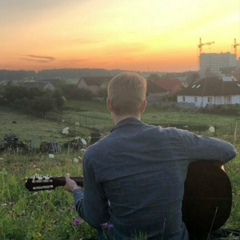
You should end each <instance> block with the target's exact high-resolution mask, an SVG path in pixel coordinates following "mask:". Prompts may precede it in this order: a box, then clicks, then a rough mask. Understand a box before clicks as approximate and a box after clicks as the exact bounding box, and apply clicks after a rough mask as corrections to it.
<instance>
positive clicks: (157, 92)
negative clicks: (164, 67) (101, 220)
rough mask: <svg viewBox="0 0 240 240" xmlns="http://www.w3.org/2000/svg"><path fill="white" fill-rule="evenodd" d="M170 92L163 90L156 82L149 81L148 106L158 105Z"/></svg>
mask: <svg viewBox="0 0 240 240" xmlns="http://www.w3.org/2000/svg"><path fill="white" fill-rule="evenodd" d="M168 94H169V92H168V91H166V90H165V89H163V88H161V87H160V86H159V85H158V84H156V83H155V82H154V81H151V80H147V100H148V105H152V104H158V103H160V102H161V100H162V98H163V97H164V96H166V95H168Z"/></svg>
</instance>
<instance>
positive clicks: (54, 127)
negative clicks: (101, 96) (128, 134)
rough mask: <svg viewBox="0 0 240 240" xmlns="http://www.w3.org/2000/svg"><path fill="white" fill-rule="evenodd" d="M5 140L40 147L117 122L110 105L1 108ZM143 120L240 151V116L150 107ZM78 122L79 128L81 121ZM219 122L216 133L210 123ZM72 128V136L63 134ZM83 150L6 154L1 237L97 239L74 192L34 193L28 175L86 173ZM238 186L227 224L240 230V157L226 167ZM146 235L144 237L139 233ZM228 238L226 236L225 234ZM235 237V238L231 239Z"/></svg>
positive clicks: (0, 168)
mask: <svg viewBox="0 0 240 240" xmlns="http://www.w3.org/2000/svg"><path fill="white" fill-rule="evenodd" d="M0 112H1V118H0V126H1V127H0V141H1V140H2V139H3V138H4V135H5V134H16V135H18V136H19V140H21V141H24V142H26V143H27V144H33V143H34V146H35V148H38V146H39V144H40V143H41V142H42V141H54V142H59V143H60V144H63V143H64V142H66V141H69V140H71V139H73V138H75V137H76V136H81V137H83V138H84V139H86V140H87V141H89V138H90V134H91V132H93V131H96V130H99V131H100V132H101V133H102V134H103V135H106V134H108V133H109V131H110V129H111V128H112V127H113V123H112V120H111V117H110V114H109V112H108V111H107V109H106V107H105V104H104V103H98V102H73V101H67V102H66V105H65V107H64V109H63V111H62V112H61V113H58V114H57V116H55V117H54V118H53V117H47V118H43V119H39V118H35V117H32V116H27V115H24V114H20V113H16V112H13V111H11V110H9V109H5V108H1V109H0ZM142 120H143V121H144V122H146V123H150V124H156V125H157V124H158V125H162V126H181V127H183V128H185V129H189V130H191V131H195V132H196V133H200V134H203V135H209V136H214V137H218V138H221V139H224V140H227V141H229V142H231V143H232V144H234V145H235V147H236V148H237V150H239V149H240V134H239V132H238V121H239V119H238V118H236V117H234V116H219V115H211V114H202V113H198V112H182V111H179V110H178V111H176V110H174V109H164V110H162V109H159V108H158V107H149V108H148V110H147V111H146V113H145V114H144V115H143V118H142ZM76 122H78V123H79V126H76V125H75V123H76ZM211 126H214V127H215V130H216V131H215V132H210V131H209V127H211ZM65 127H69V129H70V132H71V134H70V135H63V134H62V129H63V128H65ZM83 152H84V151H82V150H79V151H71V150H69V149H67V150H64V151H62V152H60V153H57V154H55V155H54V158H50V157H49V155H48V153H40V152H34V151H31V152H29V153H24V154H23V153H19V152H14V153H12V152H8V151H6V152H2V153H0V239H1V240H37V239H42V240H67V239H68V240H80V239H82V240H83V239H85V240H87V239H96V231H95V230H94V229H92V228H91V227H90V226H89V225H88V224H87V223H86V222H84V221H83V220H82V219H80V218H79V217H78V215H77V214H76V212H75V209H74V205H73V198H72V196H71V194H69V193H67V192H66V191H64V190H63V189H62V188H61V187H58V188H56V189H55V190H54V191H51V192H49V191H41V192H30V191H28V190H27V189H26V188H25V185H24V184H25V181H26V179H27V178H29V177H32V176H35V175H39V176H46V175H50V176H64V175H65V174H66V173H70V174H71V176H81V175H82V168H81V163H82V155H83ZM226 169H227V174H228V176H229V178H230V179H231V183H232V190H233V204H232V212H231V215H230V217H229V219H228V220H227V222H226V223H225V225H224V226H223V227H224V228H229V229H238V230H240V188H239V186H240V175H239V173H240V157H239V156H238V157H237V158H236V159H235V160H234V161H232V162H230V163H229V164H227V166H226ZM137 239H139V240H140V239H142V240H143V239H144V236H143V237H136V240H137ZM225 239H226V238H225ZM229 239H234V238H229Z"/></svg>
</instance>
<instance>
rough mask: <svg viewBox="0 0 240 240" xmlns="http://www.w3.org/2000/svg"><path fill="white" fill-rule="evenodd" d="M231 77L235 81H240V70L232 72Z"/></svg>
mask: <svg viewBox="0 0 240 240" xmlns="http://www.w3.org/2000/svg"><path fill="white" fill-rule="evenodd" d="M232 75H233V76H234V77H235V78H236V79H237V81H240V69H239V70H236V71H234V72H233V73H232Z"/></svg>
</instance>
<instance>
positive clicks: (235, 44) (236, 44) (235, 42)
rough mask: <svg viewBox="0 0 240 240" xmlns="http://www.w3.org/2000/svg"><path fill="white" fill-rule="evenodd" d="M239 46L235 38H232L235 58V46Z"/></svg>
mask: <svg viewBox="0 0 240 240" xmlns="http://www.w3.org/2000/svg"><path fill="white" fill-rule="evenodd" d="M239 45H240V44H239V43H237V41H236V38H234V43H233V48H234V54H235V55H236V56H237V46H239Z"/></svg>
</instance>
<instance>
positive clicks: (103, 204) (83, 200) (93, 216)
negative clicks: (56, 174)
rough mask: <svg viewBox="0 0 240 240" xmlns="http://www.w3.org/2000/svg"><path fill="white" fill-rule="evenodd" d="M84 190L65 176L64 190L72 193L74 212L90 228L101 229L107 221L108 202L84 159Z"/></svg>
mask: <svg viewBox="0 0 240 240" xmlns="http://www.w3.org/2000/svg"><path fill="white" fill-rule="evenodd" d="M83 172H84V190H83V188H81V187H79V186H78V185H77V184H76V182H74V181H73V180H72V179H70V177H69V176H68V175H67V176H66V177H65V178H66V185H65V189H66V190H67V191H69V192H72V193H73V197H74V201H75V206H76V211H77V212H78V214H79V216H80V217H82V218H83V219H84V220H85V221H86V222H88V223H89V224H90V225H91V226H92V227H94V228H96V229H101V224H103V223H106V222H107V221H108V220H109V214H108V200H107V198H106V196H105V193H104V191H103V189H102V186H101V184H99V183H97V182H96V181H95V176H94V174H93V170H92V168H91V166H90V164H89V162H88V161H87V160H86V158H85V159H84V164H83Z"/></svg>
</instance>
